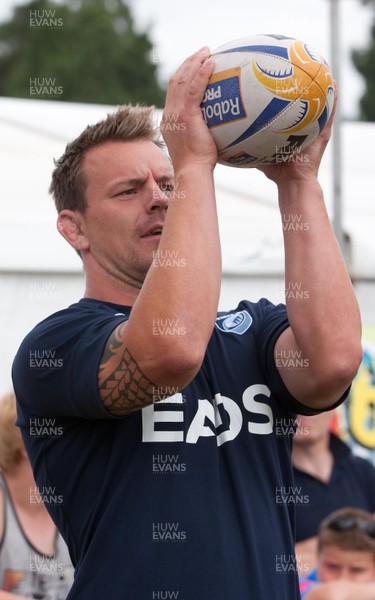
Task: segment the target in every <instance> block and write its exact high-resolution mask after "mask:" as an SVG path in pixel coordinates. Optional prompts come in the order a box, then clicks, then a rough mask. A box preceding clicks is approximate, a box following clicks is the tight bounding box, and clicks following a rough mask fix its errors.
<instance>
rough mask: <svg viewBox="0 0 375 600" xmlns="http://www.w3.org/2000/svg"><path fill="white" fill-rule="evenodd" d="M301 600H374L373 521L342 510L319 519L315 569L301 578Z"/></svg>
mask: <svg viewBox="0 0 375 600" xmlns="http://www.w3.org/2000/svg"><path fill="white" fill-rule="evenodd" d="M300 590H301V598H302V599H303V600H375V519H374V517H373V515H372V514H371V513H369V512H367V511H363V510H361V509H356V508H343V509H340V510H338V511H335V512H333V513H332V514H331V515H329V516H328V517H327V518H326V519H324V520H323V522H322V523H321V526H320V528H319V534H318V567H317V570H316V571H313V572H312V573H310V575H309V576H308V577H307V578H305V579H301V581H300Z"/></svg>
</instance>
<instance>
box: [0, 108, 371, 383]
mask: <svg viewBox="0 0 375 600" xmlns="http://www.w3.org/2000/svg"><path fill="white" fill-rule="evenodd" d="M113 108H114V107H110V106H97V105H92V104H73V103H65V102H57V101H47V100H34V99H33V100H22V99H13V98H0V136H1V146H0V160H1V179H0V194H1V196H0V197H1V213H0V224H1V236H0V286H1V296H0V331H1V341H2V343H1V347H0V393H1V392H2V391H5V390H7V389H8V388H9V387H10V375H9V373H10V366H11V362H12V358H13V356H14V353H15V352H16V349H17V347H18V345H19V343H20V341H21V340H22V338H23V337H24V335H25V333H26V332H27V331H28V330H29V329H30V328H31V327H32V326H33V325H34V324H35V323H37V322H38V321H39V320H41V319H42V318H44V317H45V316H46V315H48V314H50V313H51V312H53V311H55V310H59V309H60V308H63V307H65V306H66V305H68V304H70V303H72V302H74V301H76V300H77V299H78V298H79V297H81V296H82V293H83V274H82V266H81V262H80V259H79V258H78V256H77V255H76V253H75V252H74V251H73V250H72V249H71V248H70V247H69V246H68V245H67V244H66V242H65V241H64V240H63V239H62V238H61V236H59V234H58V232H57V231H56V227H55V221H56V213H55V208H54V205H53V201H52V199H51V198H50V196H49V194H48V187H49V181H50V176H51V172H52V169H53V158H57V157H59V156H60V155H61V154H62V152H63V151H64V148H65V145H66V143H67V142H68V141H70V140H71V139H72V138H73V137H75V136H76V135H78V134H79V133H80V131H81V130H82V129H83V128H84V127H85V126H86V125H87V124H90V123H94V122H96V121H97V120H99V119H101V118H103V117H105V115H106V114H107V113H108V112H110V111H111V110H113ZM342 138H343V139H342V142H343V143H342V146H343V173H342V189H343V198H342V201H343V224H344V229H345V232H346V233H347V235H348V236H349V239H350V260H349V259H348V264H349V268H350V272H351V275H352V277H353V281H354V283H355V287H356V291H357V295H358V298H359V302H360V307H361V311H362V316H363V321H364V322H365V323H366V324H368V325H375V198H374V190H375V168H374V165H373V146H374V142H375V123H374V124H369V123H355V122H345V123H344V124H343V127H342ZM331 173H332V161H331V156H330V150H328V152H327V153H326V156H325V157H324V161H323V163H322V166H321V177H320V179H321V182H322V184H323V187H324V189H325V195H326V201H327V206H328V208H329V211H330V214H331V215H332V187H333V186H332V175H331ZM216 187H217V201H218V210H219V219H220V230H221V239H222V247H223V266H224V269H223V286H222V295H221V302H220V304H221V308H231V307H233V306H235V305H236V304H237V302H238V300H240V299H241V298H244V297H247V298H250V299H252V300H256V299H258V298H259V297H261V296H266V297H268V298H270V299H271V300H273V301H282V299H283V287H284V286H283V246H282V228H281V223H280V217H279V213H278V208H277V198H276V188H275V186H274V184H273V183H272V182H270V181H268V180H267V179H266V178H265V177H264V175H263V174H262V173H260V172H259V171H257V170H256V169H234V168H233V169H232V168H228V167H221V166H218V167H217V169H216ZM197 218H198V219H199V215H197ZM206 259H207V260H210V257H209V256H207V257H206ZM322 268H324V266H323V265H322Z"/></svg>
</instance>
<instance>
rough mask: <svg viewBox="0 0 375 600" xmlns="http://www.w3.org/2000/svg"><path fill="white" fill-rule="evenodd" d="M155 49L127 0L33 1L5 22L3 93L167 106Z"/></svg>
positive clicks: (0, 38) (0, 35) (0, 39)
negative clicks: (152, 56) (133, 15)
mask: <svg viewBox="0 0 375 600" xmlns="http://www.w3.org/2000/svg"><path fill="white" fill-rule="evenodd" d="M152 47H153V45H152V42H151V41H150V38H149V36H148V34H147V33H144V32H142V33H141V32H138V31H137V30H136V27H135V24H134V20H133V17H132V15H131V12H130V9H129V7H128V6H127V5H126V4H125V3H124V2H123V1H122V0H63V2H59V3H56V2H54V1H53V0H52V1H51V0H33V1H31V2H29V3H28V4H25V5H22V6H18V7H17V8H16V9H15V11H14V13H13V17H12V18H11V19H10V20H9V21H7V22H5V23H2V24H0V73H1V77H0V95H2V96H13V97H21V98H30V97H39V98H45V99H51V98H59V99H60V100H65V101H73V102H97V103H103V104H124V103H127V102H131V103H136V102H141V103H145V104H155V105H156V106H163V105H164V99H165V90H164V89H163V88H162V87H161V86H160V84H159V83H158V80H157V65H156V64H155V63H153V62H152V59H151V51H152Z"/></svg>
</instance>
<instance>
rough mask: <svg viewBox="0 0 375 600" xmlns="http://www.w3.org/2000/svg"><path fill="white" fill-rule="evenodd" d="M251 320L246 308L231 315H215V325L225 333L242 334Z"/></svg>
mask: <svg viewBox="0 0 375 600" xmlns="http://www.w3.org/2000/svg"><path fill="white" fill-rule="evenodd" d="M252 322H253V319H252V317H251V316H250V314H249V313H248V312H247V310H241V311H239V312H236V313H233V314H231V315H224V316H222V317H217V319H216V323H215V325H216V327H217V328H218V329H220V330H221V331H224V332H226V333H237V334H238V335H242V334H243V333H245V331H247V330H248V329H249V327H250V325H251V323H252Z"/></svg>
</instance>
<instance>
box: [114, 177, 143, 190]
mask: <svg viewBox="0 0 375 600" xmlns="http://www.w3.org/2000/svg"><path fill="white" fill-rule="evenodd" d="M145 181H146V178H145V177H129V178H127V179H117V180H116V181H111V182H110V183H109V184H108V190H109V191H112V190H115V189H116V188H118V187H122V186H124V187H132V186H135V185H141V184H142V183H144V182H145Z"/></svg>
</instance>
